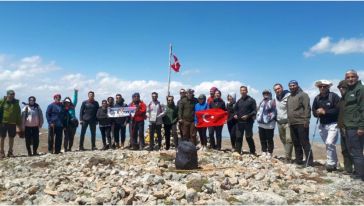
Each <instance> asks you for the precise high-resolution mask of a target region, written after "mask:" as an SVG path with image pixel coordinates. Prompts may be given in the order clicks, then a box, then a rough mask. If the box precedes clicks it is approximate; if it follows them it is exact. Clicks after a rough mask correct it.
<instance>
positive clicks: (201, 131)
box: [197, 127, 207, 146]
mask: <svg viewBox="0 0 364 206" xmlns="http://www.w3.org/2000/svg"><path fill="white" fill-rule="evenodd" d="M206 130H207V127H200V128H197V131H198V136H200V142H201V145H202V146H207V137H206Z"/></svg>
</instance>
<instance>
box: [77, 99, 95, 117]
mask: <svg viewBox="0 0 364 206" xmlns="http://www.w3.org/2000/svg"><path fill="white" fill-rule="evenodd" d="M98 109H99V103H98V102H97V101H92V102H90V101H88V100H86V101H83V102H82V105H81V110H80V121H86V122H96V113H97V110H98Z"/></svg>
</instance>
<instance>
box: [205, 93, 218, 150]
mask: <svg viewBox="0 0 364 206" xmlns="http://www.w3.org/2000/svg"><path fill="white" fill-rule="evenodd" d="M216 90H218V89H217V88H216V87H211V89H210V96H209V98H207V105H210V103H211V102H213V101H214V99H215V92H216ZM207 130H208V132H209V142H210V144H209V147H210V148H211V149H214V148H215V147H216V146H215V141H214V142H211V140H215V135H214V133H215V130H214V127H208V128H207Z"/></svg>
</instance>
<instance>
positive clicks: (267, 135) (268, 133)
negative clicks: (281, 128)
mask: <svg viewBox="0 0 364 206" xmlns="http://www.w3.org/2000/svg"><path fill="white" fill-rule="evenodd" d="M258 128H259V138H260V144H261V146H262V152H269V153H271V154H272V153H273V149H274V142H273V136H274V129H264V128H262V127H258Z"/></svg>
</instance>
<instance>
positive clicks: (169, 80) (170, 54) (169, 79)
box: [167, 44, 172, 96]
mask: <svg viewBox="0 0 364 206" xmlns="http://www.w3.org/2000/svg"><path fill="white" fill-rule="evenodd" d="M171 56H172V44H169V67H168V68H169V75H168V93H167V94H168V96H169V95H170V92H169V89H170V85H171Z"/></svg>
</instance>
